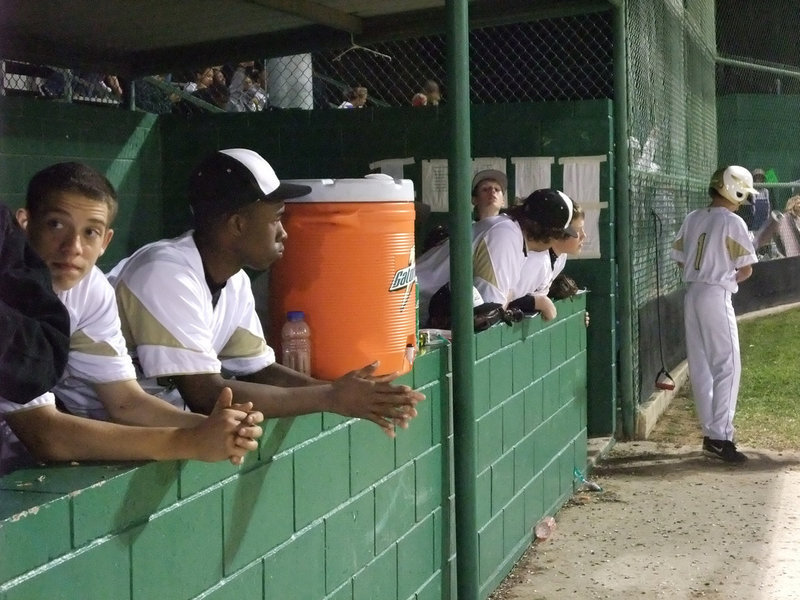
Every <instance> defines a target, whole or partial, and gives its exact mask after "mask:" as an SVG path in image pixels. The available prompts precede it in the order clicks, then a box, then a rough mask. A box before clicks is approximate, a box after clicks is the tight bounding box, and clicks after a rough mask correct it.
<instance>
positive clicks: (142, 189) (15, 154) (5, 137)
mask: <svg viewBox="0 0 800 600" xmlns="http://www.w3.org/2000/svg"><path fill="white" fill-rule="evenodd" d="M73 160H74V161H79V162H84V163H86V164H88V165H91V166H92V167H94V168H96V169H97V170H99V171H100V172H101V173H104V174H105V175H106V177H108V179H109V180H110V181H111V183H112V184H113V185H114V187H115V188H116V190H117V193H118V196H119V207H120V210H119V215H118V217H117V220H116V222H115V223H114V230H115V234H114V239H113V241H112V242H111V245H110V246H109V248H108V251H107V252H106V253H105V255H103V257H102V259H101V261H100V263H99V264H100V266H101V267H102V268H110V267H112V266H113V265H114V264H116V263H117V262H118V261H119V260H120V259H121V258H124V257H125V256H127V255H128V254H130V253H131V252H133V251H134V250H135V249H136V248H138V247H139V246H141V245H142V244H144V243H146V242H149V241H152V240H154V239H158V238H159V237H161V236H162V235H163V228H162V223H163V221H164V216H163V213H162V179H163V176H162V152H161V134H160V126H159V122H158V117H157V115H152V114H148V113H141V112H129V111H124V110H119V109H112V108H100V109H98V108H96V107H92V106H81V105H77V104H62V103H57V102H45V101H36V100H30V99H27V98H4V97H0V193H2V199H3V202H5V203H6V204H8V205H9V206H11V207H12V208H18V207H20V206H23V205H24V204H25V191H26V189H27V186H28V180H29V179H30V178H31V176H32V175H33V174H34V173H36V172H37V171H38V170H40V169H43V168H44V167H47V166H49V165H51V164H53V163H56V162H61V161H73Z"/></svg>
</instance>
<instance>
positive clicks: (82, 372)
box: [52, 267, 136, 420]
mask: <svg viewBox="0 0 800 600" xmlns="http://www.w3.org/2000/svg"><path fill="white" fill-rule="evenodd" d="M58 297H59V299H60V300H61V302H63V303H64V306H66V307H67V312H69V326H70V340H69V358H68V360H67V367H66V369H65V370H64V374H63V376H62V377H61V380H60V381H59V382H58V383H57V384H56V386H55V387H54V388H53V390H52V391H53V392H54V393H55V395H56V396H57V397H58V399H59V400H61V401H62V402H63V403H64V406H65V407H66V408H67V410H69V412H71V413H73V414H76V415H81V416H84V417H90V418H93V419H101V420H108V413H107V412H106V410H105V408H104V407H103V404H102V403H101V402H100V400H99V399H98V398H97V394H95V392H94V389H93V387H92V386H93V384H96V383H113V382H117V381H128V380H131V379H136V371H135V369H134V368H133V362H132V361H131V358H130V356H129V355H128V350H127V348H126V345H125V338H124V337H122V332H121V330H120V321H119V314H118V313H117V302H116V299H115V297H114V289H113V288H112V287H111V285H110V284H109V283H108V281H107V280H106V278H105V276H104V275H103V273H102V271H100V269H98V268H97V267H94V268H92V270H91V271H90V272H89V273H88V274H87V275H86V277H84V278H83V279H81V281H80V282H79V283H78V284H77V285H76V286H75V287H73V288H72V289H69V290H67V291H65V292H59V293H58Z"/></svg>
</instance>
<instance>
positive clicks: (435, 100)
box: [422, 79, 442, 106]
mask: <svg viewBox="0 0 800 600" xmlns="http://www.w3.org/2000/svg"><path fill="white" fill-rule="evenodd" d="M422 92H423V93H424V94H425V96H426V97H427V99H428V106H437V105H438V104H439V102H441V100H442V93H441V91H440V90H439V84H438V83H436V82H435V81H434V80H433V79H428V80H427V81H426V82H425V85H423V86H422Z"/></svg>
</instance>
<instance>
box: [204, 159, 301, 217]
mask: <svg viewBox="0 0 800 600" xmlns="http://www.w3.org/2000/svg"><path fill="white" fill-rule="evenodd" d="M309 193H311V188H310V187H309V186H307V185H297V184H294V183H286V182H283V181H280V180H279V179H278V176H277V175H275V171H274V170H273V169H272V167H271V166H270V164H269V163H268V162H267V161H266V160H264V158H263V157H262V156H261V155H260V154H258V153H257V152H254V151H252V150H248V149H246V148H230V149H227V150H219V151H217V152H214V153H213V154H211V155H209V156H208V157H206V158H205V160H203V162H202V163H200V165H199V166H198V167H197V168H196V169H195V170H194V171H193V172H192V175H191V176H190V177H189V205H190V206H191V209H192V214H194V215H195V217H198V216H201V215H202V216H206V217H209V216H217V215H222V214H225V213H230V212H235V211H237V210H238V209H240V208H242V207H244V206H247V205H248V204H251V203H253V202H259V201H260V202H280V201H282V200H288V199H289V198H297V197H299V196H305V195H306V194H309Z"/></svg>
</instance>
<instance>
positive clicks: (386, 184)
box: [281, 173, 414, 204]
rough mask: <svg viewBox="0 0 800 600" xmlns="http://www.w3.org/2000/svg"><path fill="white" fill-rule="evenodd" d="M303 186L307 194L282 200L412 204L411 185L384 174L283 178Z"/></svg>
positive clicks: (412, 192) (411, 183)
mask: <svg viewBox="0 0 800 600" xmlns="http://www.w3.org/2000/svg"><path fill="white" fill-rule="evenodd" d="M281 181H286V182H287V183H296V184H300V185H307V186H309V187H310V188H311V193H310V194H308V195H306V196H300V197H299V198H291V199H289V200H286V201H285V202H287V203H292V204H295V203H303V202H307V203H310V202H413V201H414V182H413V181H411V180H410V179H395V178H394V177H392V176H391V175H387V174H386V173H370V174H369V175H366V176H364V177H362V178H361V179H283V180H281Z"/></svg>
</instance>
